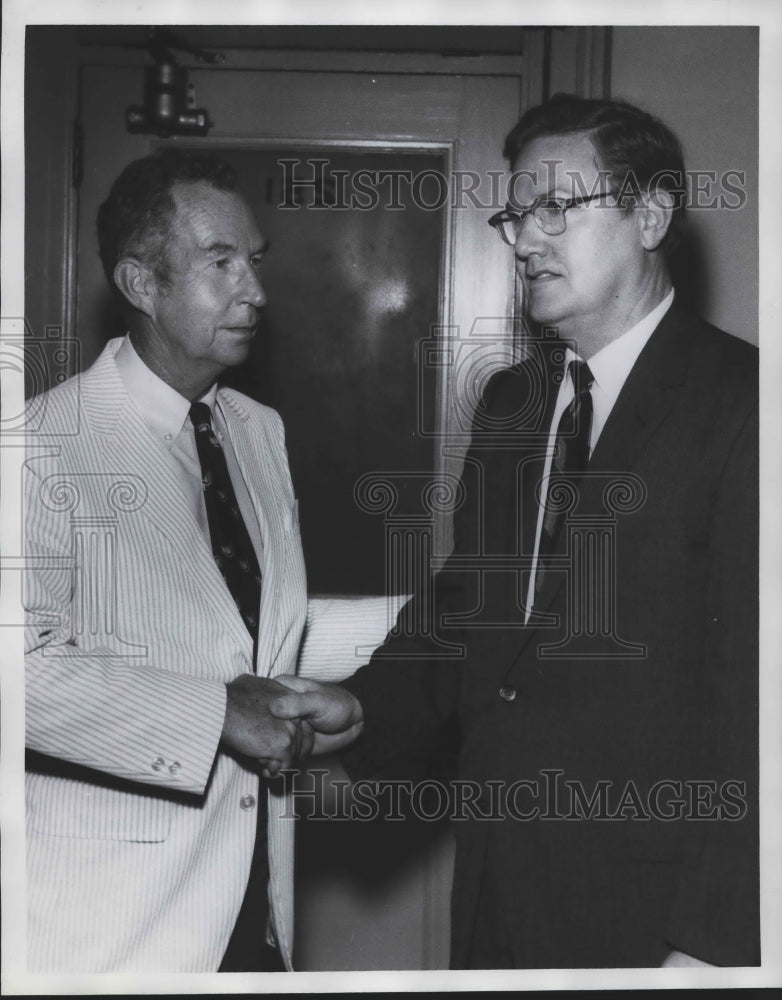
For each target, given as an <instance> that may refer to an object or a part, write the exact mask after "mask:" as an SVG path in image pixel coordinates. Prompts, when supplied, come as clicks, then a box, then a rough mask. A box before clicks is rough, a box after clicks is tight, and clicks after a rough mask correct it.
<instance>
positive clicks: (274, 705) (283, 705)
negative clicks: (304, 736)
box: [268, 691, 315, 719]
mask: <svg viewBox="0 0 782 1000" xmlns="http://www.w3.org/2000/svg"><path fill="white" fill-rule="evenodd" d="M312 701H313V699H312V697H311V696H308V695H307V694H306V693H305V694H298V693H296V692H294V691H291V693H290V694H281V695H277V697H276V698H274V699H272V701H270V702H269V705H268V708H269V711H270V712H271V714H272V715H273V716H274V717H275V718H277V719H302V718H306V717H307V716H309V715H312V714H313V712H314V711H315V706H314V705H313V703H312Z"/></svg>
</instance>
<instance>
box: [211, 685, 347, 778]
mask: <svg viewBox="0 0 782 1000" xmlns="http://www.w3.org/2000/svg"><path fill="white" fill-rule="evenodd" d="M226 688H227V691H228V698H227V702H226V710H225V721H224V723H223V734H222V739H223V742H224V743H225V744H226V745H227V746H230V747H231V748H232V749H233V750H237V751H238V752H239V753H241V754H244V755H245V756H247V757H252V758H255V759H256V760H257V761H258V762H259V763H260V765H261V768H262V772H263V774H264V777H267V778H268V777H273V776H274V775H276V774H277V773H278V771H280V770H283V769H285V768H289V767H291V766H292V765H293V764H294V763H296V762H297V761H301V760H304V759H306V758H307V757H308V756H309V755H310V753H316V754H321V753H328V752H331V751H334V750H338V749H340V748H341V747H343V746H346V745H347V744H348V743H352V742H353V740H354V739H355V738H356V736H358V734H359V733H360V732H361V729H362V726H363V718H362V716H363V713H362V711H361V706H360V704H359V702H358V700H357V699H356V698H355V697H354V696H353V695H352V694H350V692H348V691H346V690H345V689H344V688H340V687H339V686H337V685H336V684H321V683H318V682H317V681H311V680H306V679H304V678H302V677H293V676H289V675H284V676H282V677H277V678H276V679H274V680H272V679H271V678H268V677H255V676H253V675H251V674H242V675H240V676H239V677H237V678H235V680H233V681H231V682H230V683H229V684H227V685H226Z"/></svg>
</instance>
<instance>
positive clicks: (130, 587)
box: [25, 339, 307, 972]
mask: <svg viewBox="0 0 782 1000" xmlns="http://www.w3.org/2000/svg"><path fill="white" fill-rule="evenodd" d="M120 343H121V339H117V340H112V341H111V342H110V343H109V344H108V345H107V347H106V348H105V350H104V351H103V353H102V354H101V356H100V357H99V358H98V360H97V361H96V362H95V364H94V365H93V366H92V367H91V368H90V369H89V370H88V371H86V372H85V373H83V374H82V375H80V376H76V377H74V378H72V379H69V380H68V381H67V382H65V383H64V384H63V385H61V386H59V387H57V388H55V389H53V390H52V391H51V392H49V393H47V394H45V395H43V396H40V397H37V398H36V399H34V400H33V401H32V403H31V404H30V412H31V413H32V414H33V417H34V419H33V422H32V423H33V425H34V427H35V432H34V433H31V434H30V437H29V443H28V454H27V460H26V463H25V464H26V468H25V481H26V484H25V486H26V489H25V492H26V522H25V523H26V527H25V539H26V553H25V554H26V560H27V562H26V565H27V571H26V574H25V576H26V580H25V594H26V597H25V604H26V608H27V612H28V613H27V620H28V628H27V640H26V652H27V655H26V727H27V729H26V731H27V746H28V748H29V749H30V750H32V751H34V752H35V754H34V756H33V758H32V760H33V766H32V768H31V769H30V771H29V772H28V775H27V814H28V815H27V820H28V839H27V858H28V971H31V972H32V971H41V972H209V971H214V970H216V969H217V967H218V965H219V962H220V959H221V957H222V953H223V951H224V949H225V945H226V944H227V941H228V938H229V936H230V933H231V930H232V928H233V924H234V922H235V920H236V916H237V914H238V912H239V907H240V905H241V901H242V896H243V891H244V885H245V883H246V879H247V874H248V871H249V866H250V859H251V855H252V843H253V837H254V833H255V823H256V808H257V801H256V800H257V796H258V791H259V782H258V777H257V776H256V775H255V774H254V773H253V772H252V771H250V770H248V769H246V768H244V767H243V766H241V765H240V764H239V763H238V762H237V761H236V760H235V759H233V758H232V757H231V756H229V755H227V754H225V753H223V752H220V750H219V749H218V744H219V739H220V733H221V729H222V723H223V716H224V710H225V683H226V681H230V680H231V679H232V678H234V677H236V676H237V675H239V674H241V673H248V672H252V669H253V666H252V663H251V658H252V642H251V639H250V637H249V635H248V633H247V631H246V629H245V628H244V625H243V623H242V620H241V618H240V616H239V613H238V611H237V609H236V607H235V605H234V603H233V601H232V599H231V597H230V595H229V593H228V590H227V588H226V587H225V585H224V583H223V581H222V578H221V577H220V574H219V572H218V570H217V568H216V566H215V563H214V559H213V558H212V554H211V551H210V550H209V547H208V544H207V543H206V541H205V539H204V537H203V535H202V533H201V532H200V531H199V530H198V529H197V525H196V523H195V521H194V519H193V517H192V515H191V513H190V511H189V509H188V506H187V504H186V502H185V500H184V496H183V494H182V492H181V490H180V487H179V485H178V483H177V480H176V477H175V476H174V474H173V473H172V471H171V469H170V466H169V463H168V462H167V461H166V456H165V455H164V454H163V453H162V450H161V448H160V445H159V444H158V442H157V441H156V440H155V439H154V438H153V437H152V435H151V434H150V433H149V431H148V430H147V428H146V426H145V425H144V424H143V423H140V422H139V420H138V418H137V415H136V414H135V411H134V410H133V407H132V404H131V402H130V400H129V398H128V396H127V393H126V391H125V389H124V385H123V382H122V380H121V378H120V376H119V373H118V371H117V369H116V365H115V363H114V354H115V353H116V350H117V349H118V347H119V344H120ZM219 400H220V404H221V408H222V410H223V413H224V416H225V420H226V423H227V424H228V427H229V434H230V440H231V445H232V448H233V450H234V453H235V455H236V459H237V462H238V464H239V466H240V468H241V470H242V474H243V476H244V479H245V482H246V483H247V486H248V489H249V491H250V495H251V498H252V502H253V505H254V507H255V510H256V512H257V515H258V519H259V523H260V526H261V531H262V535H263V542H264V551H263V564H262V572H263V588H262V597H261V608H260V625H259V641H258V650H257V656H256V664H255V667H256V671H257V673H258V674H259V675H260V676H274V675H276V674H282V673H289V674H290V673H295V671H296V660H297V655H298V651H299V645H300V641H301V636H302V631H303V628H304V623H305V618H306V612H307V595H306V582H305V572H304V562H303V558H302V552H301V542H300V536H299V528H298V516H297V505H296V500H295V497H294V493H293V488H292V485H291V479H290V473H289V470H288V459H287V454H286V451H285V442H284V431H283V427H282V422H281V420H280V418H279V416H278V415H277V414H276V413H275V412H274V411H273V410H270V409H268V408H267V407H264V406H261V405H259V404H258V403H255V402H254V401H252V400H250V399H248V398H247V397H246V396H243V395H241V394H240V393H237V392H234V391H232V390H228V389H221V390H220V391H219ZM74 565H75V566H76V568H75V569H74ZM38 755H44V756H42V757H39V756H38ZM293 835H294V821H293V819H292V818H291V810H290V808H289V807H288V808H287V810H286V799H285V796H284V795H277V794H274V793H270V794H269V825H268V847H269V867H270V884H269V912H270V920H271V926H272V929H273V932H274V935H275V937H276V939H277V942H278V944H279V947H280V950H281V952H282V955H283V957H284V959H285V962H286V964H287V965H288V967H290V965H291V950H292V926H293ZM264 931H265V928H262V927H259V934H263V933H264Z"/></svg>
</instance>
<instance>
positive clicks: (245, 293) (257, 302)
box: [241, 264, 266, 309]
mask: <svg viewBox="0 0 782 1000" xmlns="http://www.w3.org/2000/svg"><path fill="white" fill-rule="evenodd" d="M241 294H242V301H243V302H247V303H248V305H251V306H254V307H255V308H256V309H260V308H261V306H263V305H265V304H266V292H265V291H264V290H263V285H262V284H261V279H260V277H259V276H258V273H257V271H256V270H255V268H254V267H253V266H252V264H248V265H247V267H246V268H245V273H244V277H243V280H242V289H241Z"/></svg>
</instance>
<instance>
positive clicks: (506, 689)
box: [500, 684, 516, 701]
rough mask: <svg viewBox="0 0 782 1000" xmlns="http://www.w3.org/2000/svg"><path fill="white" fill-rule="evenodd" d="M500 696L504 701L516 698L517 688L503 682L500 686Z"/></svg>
mask: <svg viewBox="0 0 782 1000" xmlns="http://www.w3.org/2000/svg"><path fill="white" fill-rule="evenodd" d="M500 698H502V700H503V701H513V700H514V699H515V698H516V688H515V687H511V686H510V685H509V684H503V686H502V687H501V688H500Z"/></svg>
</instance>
